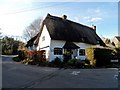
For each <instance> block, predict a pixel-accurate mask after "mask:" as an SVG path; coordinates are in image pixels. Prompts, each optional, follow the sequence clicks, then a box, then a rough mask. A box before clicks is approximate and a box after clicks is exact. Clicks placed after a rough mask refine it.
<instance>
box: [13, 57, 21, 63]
mask: <svg viewBox="0 0 120 90" xmlns="http://www.w3.org/2000/svg"><path fill="white" fill-rule="evenodd" d="M12 59H13V61H16V62H20V61H21V59H20V58H19V57H13V58H12Z"/></svg>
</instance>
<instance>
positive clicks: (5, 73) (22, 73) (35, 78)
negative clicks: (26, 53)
mask: <svg viewBox="0 0 120 90" xmlns="http://www.w3.org/2000/svg"><path fill="white" fill-rule="evenodd" d="M116 75H118V70H117V69H116V68H113V69H110V68H107V69H63V68H61V69H59V68H49V67H40V66H34V65H25V64H21V63H18V62H14V61H12V57H9V56H3V57H2V88H118V79H117V78H116Z"/></svg>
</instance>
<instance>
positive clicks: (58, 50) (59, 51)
mask: <svg viewBox="0 0 120 90" xmlns="http://www.w3.org/2000/svg"><path fill="white" fill-rule="evenodd" d="M54 55H62V48H54Z"/></svg>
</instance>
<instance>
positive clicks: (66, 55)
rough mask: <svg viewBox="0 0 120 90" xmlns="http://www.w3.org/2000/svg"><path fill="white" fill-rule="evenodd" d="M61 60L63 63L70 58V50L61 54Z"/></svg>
mask: <svg viewBox="0 0 120 90" xmlns="http://www.w3.org/2000/svg"><path fill="white" fill-rule="evenodd" d="M63 58H64V59H63V62H64V63H67V62H68V60H70V59H71V53H70V52H65V53H64V54H63Z"/></svg>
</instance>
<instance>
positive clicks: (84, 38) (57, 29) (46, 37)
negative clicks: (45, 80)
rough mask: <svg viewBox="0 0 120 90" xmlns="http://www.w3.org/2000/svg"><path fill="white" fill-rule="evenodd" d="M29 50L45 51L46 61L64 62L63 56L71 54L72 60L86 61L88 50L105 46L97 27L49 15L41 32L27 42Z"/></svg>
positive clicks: (64, 17)
mask: <svg viewBox="0 0 120 90" xmlns="http://www.w3.org/2000/svg"><path fill="white" fill-rule="evenodd" d="M26 46H27V47H28V49H29V50H40V51H42V50H43V51H45V56H46V59H47V60H49V61H51V60H54V59H55V58H56V57H59V58H61V60H63V54H64V53H66V52H70V53H71V58H80V59H81V60H85V58H86V48H88V47H91V46H105V43H104V42H103V41H102V40H101V38H100V37H99V36H98V35H97V34H96V27H95V26H93V27H88V26H85V25H82V24H79V23H76V22H73V21H70V20H68V19H67V16H66V15H64V16H63V17H57V16H52V15H50V14H48V15H47V16H46V18H45V19H44V21H43V23H42V27H41V29H40V32H39V33H38V34H37V35H36V36H35V37H33V38H32V39H31V40H29V41H28V42H27V45H26Z"/></svg>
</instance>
